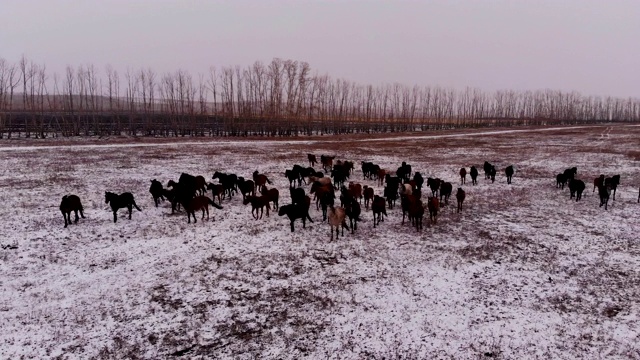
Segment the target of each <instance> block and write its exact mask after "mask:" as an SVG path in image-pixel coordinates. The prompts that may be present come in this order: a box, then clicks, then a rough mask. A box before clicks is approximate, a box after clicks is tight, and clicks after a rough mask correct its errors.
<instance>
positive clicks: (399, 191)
mask: <svg viewBox="0 0 640 360" xmlns="http://www.w3.org/2000/svg"><path fill="white" fill-rule="evenodd" d="M307 159H308V161H309V166H308V167H304V166H301V165H293V167H292V168H291V169H287V170H285V172H284V176H285V177H286V178H287V179H288V180H289V189H288V190H289V195H290V198H291V204H287V205H283V206H280V205H279V199H280V191H279V190H278V189H276V188H275V187H269V186H270V185H272V181H271V180H270V179H269V178H268V177H267V176H266V175H265V174H260V173H259V172H258V171H254V172H253V174H252V177H251V179H245V178H244V177H242V176H238V175H236V174H231V173H221V172H217V171H216V172H215V173H214V174H213V176H212V180H217V181H218V183H213V182H207V181H206V179H205V178H204V176H194V175H190V174H187V173H182V174H181V175H180V177H179V179H178V181H177V182H176V181H173V180H169V181H168V182H167V187H166V188H165V187H164V186H163V185H162V183H161V182H160V181H158V180H156V179H154V180H151V186H150V187H149V192H150V194H151V196H152V197H153V201H154V204H155V206H156V207H158V206H159V204H160V202H162V201H169V202H170V203H171V213H172V214H173V213H175V212H176V211H181V208H182V209H184V211H185V213H186V214H187V222H188V223H191V218H193V220H194V223H195V222H197V219H196V215H195V213H196V212H197V211H202V219H204V218H205V215H206V217H207V219H208V218H209V206H211V207H214V208H217V209H222V208H223V207H222V201H223V200H226V199H229V200H230V199H232V198H233V196H234V195H236V194H238V193H239V194H241V195H242V204H243V205H249V204H250V205H251V214H252V216H253V217H254V219H256V220H260V219H262V217H263V215H264V210H265V208H266V216H269V211H270V209H271V208H272V207H273V210H277V211H278V215H279V216H286V217H287V218H288V219H289V221H290V227H291V231H292V232H294V230H295V229H294V222H295V221H296V220H298V219H300V220H301V221H302V226H303V228H305V227H306V221H307V220H309V222H313V220H312V218H311V216H310V208H311V204H312V199H311V196H313V201H314V202H315V204H316V211H320V210H322V221H323V222H324V221H326V222H327V223H328V224H329V225H330V230H331V240H333V234H334V230H335V234H336V237H338V236H340V233H341V234H342V236H344V229H347V230H348V231H351V233H354V232H355V231H356V230H357V228H358V221H361V215H362V211H363V210H362V205H364V208H365V210H367V211H369V210H370V211H371V212H372V214H373V227H374V228H375V227H378V226H379V225H380V223H381V222H384V218H385V216H387V210H388V209H389V210H390V209H393V208H394V206H396V202H397V201H398V200H399V201H400V208H401V211H402V224H404V223H405V220H408V222H410V223H411V226H413V227H415V229H416V230H417V231H421V230H422V227H423V217H424V216H425V214H426V213H427V212H428V215H429V222H430V226H431V225H435V224H436V223H437V219H438V212H439V211H440V208H441V206H443V205H447V204H448V202H449V198H450V196H451V195H452V193H453V184H451V183H450V182H447V181H445V180H442V179H439V178H431V177H428V178H427V179H426V181H425V179H424V177H423V176H422V174H421V173H420V172H419V171H416V172H413V171H412V167H411V165H409V164H407V163H406V162H402V164H401V165H400V167H398V168H397V169H396V170H395V171H392V170H386V169H383V168H381V167H380V166H379V165H377V164H374V163H372V162H365V161H363V162H361V164H360V167H361V170H362V181H367V180H368V181H373V182H374V184H377V185H378V186H384V187H383V191H382V194H375V191H374V189H373V187H372V186H369V185H362V184H360V183H358V182H356V181H354V180H353V179H352V177H353V174H354V172H355V164H354V163H353V162H351V161H340V160H338V161H334V160H335V156H325V155H322V156H321V157H320V165H321V166H322V170H321V171H316V170H315V169H314V168H313V166H315V165H316V163H318V161H317V158H316V156H315V155H313V154H307ZM483 170H484V175H485V180H491V182H492V183H493V182H495V177H496V168H495V166H494V165H492V164H491V163H489V162H486V161H485V163H484V166H483ZM515 170H516V168H515V166H513V165H510V166H507V167H506V168H505V169H504V174H505V176H506V179H507V184H511V182H512V177H513V175H514V173H515ZM459 174H460V185H465V184H466V177H467V174H469V175H470V177H471V181H472V185H476V184H478V181H477V178H478V175H479V172H478V169H477V168H476V167H475V166H471V167H470V169H469V171H468V172H467V169H466V168H461V169H460V171H459ZM576 175H577V168H576V167H573V168H569V169H566V170H565V171H564V172H563V173H560V174H558V175H557V176H556V186H557V187H558V188H562V189H564V186H565V185H566V184H567V183H568V187H569V190H570V198H574V197H575V198H576V201H579V200H580V199H581V197H582V192H583V191H584V189H585V184H584V182H583V181H582V180H579V179H576V177H575V176H576ZM303 183H304V184H305V185H306V186H310V188H309V193H308V194H307V193H306V192H305V188H304V187H303V185H302V184H303ZM619 184H620V175H615V176H612V177H605V176H604V175H601V176H600V177H598V178H596V179H594V190H593V191H594V192H595V189H596V188H597V189H598V193H599V195H600V206H604V207H605V209H607V207H608V201H609V196H610V194H611V193H612V192H613V199H614V200H615V193H616V189H617V187H618V185H619ZM268 185H269V186H268ZM209 191H211V195H212V197H211V198H209V197H208V196H207V195H206V194H207V193H208V192H209ZM423 191H425V193H426V194H427V196H426V199H425V200H424V201H423V196H422V194H423ZM338 192H339V194H338ZM337 194H338V196H336V195H337ZM455 197H456V201H457V208H456V212H457V213H460V212H462V209H463V208H462V205H463V203H464V200H465V198H466V192H465V190H463V189H462V187H458V189H457V191H456V193H455ZM216 199H217V203H216V201H215V200H216ZM336 199H338V200H339V202H340V203H339V205H338V204H337V200H336ZM638 202H640V191H639V194H638ZM105 203H107V204H109V205H110V206H111V210H112V212H113V221H114V222H117V211H118V210H119V209H121V208H127V209H128V210H129V219H131V213H132V209H133V208H136V209H137V210H138V211H141V209H140V208H139V207H138V205H137V204H136V202H135V199H134V196H133V195H132V194H131V193H129V192H125V193H122V194H114V193H111V192H105ZM60 211H61V212H62V214H63V217H64V224H65V225H64V226H65V227H67V226H68V225H69V224H70V223H71V212H75V221H74V222H75V223H77V222H78V219H79V217H78V213H79V214H80V216H81V217H82V218H84V214H83V207H82V203H81V201H80V198H79V197H78V196H77V195H66V196H64V197H63V198H62V202H61V204H60ZM347 220H348V221H349V223H347Z"/></svg>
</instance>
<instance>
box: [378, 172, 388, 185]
mask: <svg viewBox="0 0 640 360" xmlns="http://www.w3.org/2000/svg"><path fill="white" fill-rule="evenodd" d="M376 176H378V186H382V184H384V179H385V178H386V177H387V170H385V169H379V170H378V172H377V173H376Z"/></svg>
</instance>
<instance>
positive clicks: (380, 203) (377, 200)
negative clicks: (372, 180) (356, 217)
mask: <svg viewBox="0 0 640 360" xmlns="http://www.w3.org/2000/svg"><path fill="white" fill-rule="evenodd" d="M371 210H372V211H373V227H376V225H379V224H380V222H381V221H384V217H385V216H387V204H386V202H385V200H384V198H383V197H382V196H378V195H375V196H374V197H373V201H372V202H371Z"/></svg>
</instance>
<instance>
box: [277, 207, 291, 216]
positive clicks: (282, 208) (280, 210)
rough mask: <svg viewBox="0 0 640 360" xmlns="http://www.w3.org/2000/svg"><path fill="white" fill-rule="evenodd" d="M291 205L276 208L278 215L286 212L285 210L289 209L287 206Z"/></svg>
mask: <svg viewBox="0 0 640 360" xmlns="http://www.w3.org/2000/svg"><path fill="white" fill-rule="evenodd" d="M290 206H291V205H282V206H280V209H278V215H279V216H283V215H286V214H287V211H288V210H289V207H290Z"/></svg>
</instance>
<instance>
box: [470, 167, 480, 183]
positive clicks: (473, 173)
mask: <svg viewBox="0 0 640 360" xmlns="http://www.w3.org/2000/svg"><path fill="white" fill-rule="evenodd" d="M469 173H470V175H471V184H472V185H476V184H478V180H477V179H478V169H476V167H475V166H472V167H471V171H469Z"/></svg>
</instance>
